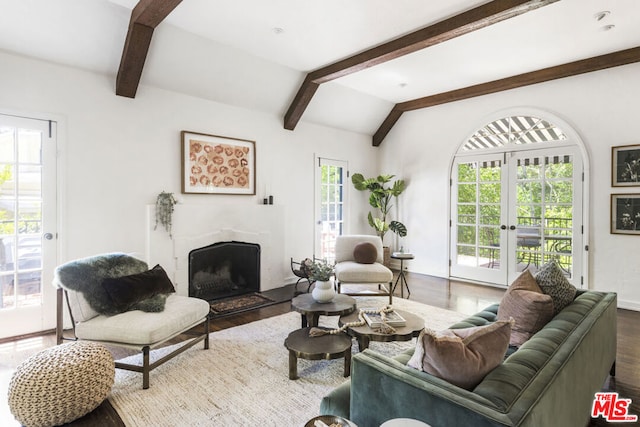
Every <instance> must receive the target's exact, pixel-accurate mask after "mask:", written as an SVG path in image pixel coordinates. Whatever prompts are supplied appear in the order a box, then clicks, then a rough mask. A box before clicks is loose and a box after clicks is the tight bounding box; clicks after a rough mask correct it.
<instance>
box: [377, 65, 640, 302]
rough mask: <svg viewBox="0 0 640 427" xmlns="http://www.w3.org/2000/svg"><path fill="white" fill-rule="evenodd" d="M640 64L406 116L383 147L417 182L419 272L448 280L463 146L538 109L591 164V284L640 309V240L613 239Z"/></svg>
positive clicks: (398, 169) (405, 213) (414, 239)
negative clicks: (567, 132) (451, 209)
mask: <svg viewBox="0 0 640 427" xmlns="http://www.w3.org/2000/svg"><path fill="white" fill-rule="evenodd" d="M638 75H640V64H632V65H626V66H623V67H617V68H614V69H610V70H604V71H599V72H595V73H590V74H585V75H581V76H576V77H571V78H566V79H562V80H555V81H552V82H548V83H543V84H538V85H534V86H529V87H524V88H520V89H515V90H510V91H506V92H502V93H498V94H493V95H487V96H483V97H478V98H473V99H469V100H465V101H459V102H454V103H451V104H446V105H441V106H437V107H432V108H428V109H424V110H420V111H415V112H411V113H405V114H404V115H403V116H402V117H401V119H400V120H399V121H398V123H397V124H396V125H395V127H394V128H393V129H392V131H391V132H390V133H389V135H388V136H387V138H386V139H385V140H384V142H383V144H382V146H381V148H382V150H381V153H380V154H381V157H380V158H381V159H383V164H382V170H383V171H384V172H385V173H397V174H398V175H399V176H402V177H405V178H408V179H409V181H410V182H409V187H408V188H407V191H406V192H405V193H404V194H403V195H402V196H401V200H400V203H401V206H400V210H399V211H400V214H401V215H402V218H401V219H402V220H404V221H405V222H406V225H407V228H408V230H409V235H408V236H407V237H406V238H405V239H403V240H404V244H405V247H409V248H410V249H411V251H412V252H414V253H415V255H416V259H415V260H414V261H412V262H411V263H410V264H409V265H410V267H409V268H410V269H411V270H412V271H416V272H420V273H425V274H431V275H435V276H441V277H446V276H447V275H448V259H449V255H448V220H449V217H448V194H449V183H448V180H449V174H450V165H451V160H452V158H453V156H454V154H455V152H456V151H457V149H458V147H459V145H460V143H461V142H462V141H464V140H466V138H468V137H469V136H470V135H471V133H472V132H474V131H475V130H477V129H478V128H480V127H481V126H483V125H484V124H486V123H483V119H484V118H485V117H486V116H488V115H490V114H493V113H495V112H497V111H500V110H504V109H508V108H519V107H531V108H535V109H539V110H545V111H548V112H550V113H551V114H553V115H555V116H556V117H559V118H560V119H563V120H564V121H565V122H567V123H568V124H569V125H570V126H572V127H573V129H574V130H576V131H577V132H578V133H579V135H580V137H581V138H582V141H583V142H584V144H585V146H586V149H587V151H588V154H589V157H590V167H591V176H590V178H591V179H590V188H589V199H590V204H589V206H588V207H587V208H588V212H589V217H590V221H591V223H590V230H589V231H590V236H591V239H590V242H589V248H590V250H589V271H588V278H589V283H588V284H587V286H588V287H589V288H591V289H596V290H602V291H615V292H617V293H618V299H619V306H622V307H626V308H633V309H636V310H640V256H639V255H638V251H637V248H638V247H640V238H639V237H638V236H628V235H613V234H610V233H609V221H610V218H609V215H610V213H609V204H610V202H609V198H610V194H611V193H619V192H635V193H640V188H635V189H634V188H622V189H621V188H613V187H611V147H612V146H617V145H627V144H638V143H640V136H638V135H640V120H638V113H639V112H640V81H639V80H638Z"/></svg>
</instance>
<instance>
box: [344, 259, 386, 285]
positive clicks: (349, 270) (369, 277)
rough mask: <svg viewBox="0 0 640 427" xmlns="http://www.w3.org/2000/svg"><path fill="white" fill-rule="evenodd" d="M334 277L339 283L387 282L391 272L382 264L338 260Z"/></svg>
mask: <svg viewBox="0 0 640 427" xmlns="http://www.w3.org/2000/svg"><path fill="white" fill-rule="evenodd" d="M334 270H335V274H336V279H337V280H338V281H339V282H340V283H389V282H391V280H393V273H392V272H391V270H389V269H388V268H387V267H385V266H384V265H382V264H380V263H378V262H376V263H373V264H358V263H357V262H355V261H343V262H339V263H337V264H336V265H335V267H334Z"/></svg>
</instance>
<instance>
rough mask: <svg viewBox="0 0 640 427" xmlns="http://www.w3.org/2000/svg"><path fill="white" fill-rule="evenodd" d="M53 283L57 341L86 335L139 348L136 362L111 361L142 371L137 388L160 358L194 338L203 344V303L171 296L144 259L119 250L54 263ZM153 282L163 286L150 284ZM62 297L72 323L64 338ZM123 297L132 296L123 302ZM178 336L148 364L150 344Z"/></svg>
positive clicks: (206, 325) (168, 287) (205, 308)
mask: <svg viewBox="0 0 640 427" xmlns="http://www.w3.org/2000/svg"><path fill="white" fill-rule="evenodd" d="M149 276H151V278H149ZM114 279H116V280H114ZM107 282H109V285H107V284H105V283H107ZM149 282H151V285H148V283H149ZM158 283H160V285H158ZM53 285H54V286H55V287H57V292H58V297H57V327H56V333H57V341H58V344H61V343H62V341H63V340H68V339H71V340H86V341H93V342H98V343H102V344H105V345H107V346H111V345H112V346H118V347H125V348H129V349H134V350H138V351H141V352H142V364H141V365H138V364H129V363H124V362H121V361H117V360H116V362H115V365H116V368H119V369H126V370H130V371H135V372H140V373H142V388H143V389H147V388H149V373H150V371H151V370H153V369H155V368H156V367H158V366H159V365H161V364H162V363H164V362H166V361H168V360H169V359H171V358H173V357H174V356H176V355H178V354H180V353H182V352H183V351H185V350H186V349H187V348H189V347H192V346H193V345H195V344H197V343H198V342H200V341H204V348H205V349H208V348H209V311H210V306H209V303H208V302H207V301H205V300H202V299H199V298H191V297H186V296H180V295H176V294H175V292H174V288H173V284H171V281H170V280H169V278H168V277H167V276H166V273H165V272H164V270H162V269H161V268H160V267H159V266H156V267H154V268H153V269H151V270H149V269H148V266H147V263H146V262H144V261H141V260H139V259H137V258H134V257H132V256H130V255H126V254H122V253H110V254H102V255H96V256H93V257H88V258H83V259H79V260H76V261H71V262H68V263H66V264H63V265H61V266H59V267H58V268H56V270H55V274H54V280H53ZM110 285H111V286H112V287H109V286H110ZM158 286H160V287H162V286H163V287H162V289H160V290H157V289H156V291H154V290H153V289H150V288H153V287H156V288H157V287H158ZM150 293H151V294H152V295H151V296H149V295H150ZM63 299H65V300H66V303H67V307H68V309H69V314H70V317H71V323H72V326H73V337H70V338H66V337H65V335H64V334H65V333H64V331H63V310H64V307H63ZM125 299H129V301H131V300H132V299H133V300H136V299H137V300H136V301H135V302H132V303H129V302H126V301H125ZM123 304H124V305H123ZM196 326H198V328H195V327H196ZM67 335H68V333H67ZM183 335H187V336H186V337H184V336H183ZM178 336H180V338H186V339H182V340H181V341H182V345H180V346H177V347H176V349H175V350H173V351H172V352H171V353H169V354H167V355H165V356H163V357H162V358H160V359H158V360H156V361H154V362H153V363H150V360H149V351H150V350H151V349H153V348H156V347H159V346H161V345H164V344H165V343H167V342H168V341H169V340H171V339H173V338H177V337H178Z"/></svg>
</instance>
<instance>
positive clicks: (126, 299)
mask: <svg viewBox="0 0 640 427" xmlns="http://www.w3.org/2000/svg"><path fill="white" fill-rule="evenodd" d="M102 287H103V288H104V290H105V291H106V292H107V295H109V297H110V298H111V301H112V303H113V304H112V312H114V311H115V312H116V313H122V312H124V311H127V310H131V309H140V310H142V311H150V312H157V311H162V310H163V309H164V303H165V300H166V298H163V297H160V298H153V297H155V296H156V295H162V294H164V295H166V294H170V293H173V292H175V288H174V287H173V284H172V283H171V280H169V277H168V276H167V273H166V272H165V271H164V269H163V268H162V267H161V266H160V265H156V266H155V267H153V268H152V269H151V270H147V271H143V272H142V273H137V274H130V275H127V276H122V277H109V278H106V279H104V280H103V281H102ZM145 300H147V301H145Z"/></svg>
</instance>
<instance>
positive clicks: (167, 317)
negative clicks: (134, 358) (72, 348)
mask: <svg viewBox="0 0 640 427" xmlns="http://www.w3.org/2000/svg"><path fill="white" fill-rule="evenodd" d="M209 310H210V307H209V303H208V302H207V301H205V300H202V299H199V298H192V297H185V296H180V295H175V294H172V295H170V296H169V297H168V298H167V302H166V304H165V307H164V310H163V311H161V312H159V313H146V312H143V311H140V310H132V311H126V312H124V313H121V314H117V315H115V316H104V315H99V316H96V317H94V318H92V319H90V320H87V321H85V322H80V323H78V324H76V336H77V337H78V338H80V339H85V340H91V341H106V342H112V343H123V344H137V345H153V344H155V343H159V342H162V341H165V340H166V339H168V338H171V337H172V336H174V335H176V334H178V333H180V332H182V331H185V330H186V329H188V328H190V327H191V326H195V325H196V324H198V323H200V322H201V321H203V320H204V318H205V317H206V316H207V315H208V314H209Z"/></svg>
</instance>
